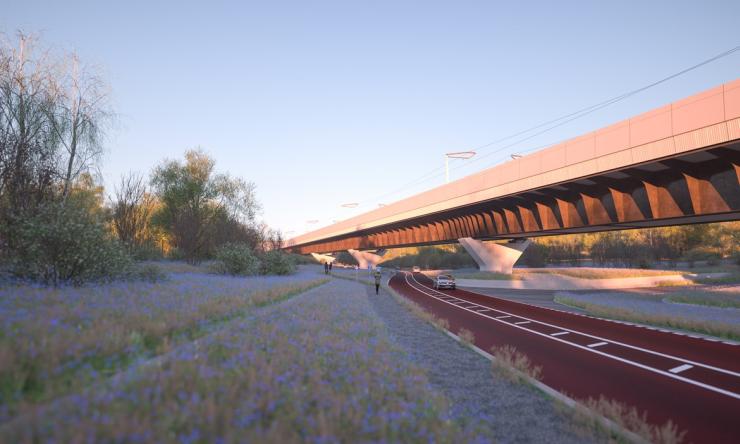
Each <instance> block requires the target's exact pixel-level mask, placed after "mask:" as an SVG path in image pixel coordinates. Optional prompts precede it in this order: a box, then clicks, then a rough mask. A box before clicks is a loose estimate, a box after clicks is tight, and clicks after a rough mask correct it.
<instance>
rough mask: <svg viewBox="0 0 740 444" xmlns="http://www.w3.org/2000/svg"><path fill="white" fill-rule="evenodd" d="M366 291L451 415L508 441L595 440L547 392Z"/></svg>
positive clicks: (385, 296) (389, 300)
mask: <svg viewBox="0 0 740 444" xmlns="http://www.w3.org/2000/svg"><path fill="white" fill-rule="evenodd" d="M365 292H366V294H367V297H368V299H369V301H370V304H371V306H372V308H373V310H374V312H375V314H377V316H378V317H379V318H380V319H381V320H382V321H383V322H384V323H385V325H386V327H387V329H388V332H389V334H390V335H391V337H392V338H393V340H394V342H396V343H397V344H398V345H399V346H400V347H401V348H403V349H404V350H405V351H406V352H407V353H408V356H409V357H410V358H411V359H412V361H413V362H414V363H416V364H417V365H419V366H421V367H423V368H424V369H426V371H427V374H428V375H429V379H430V382H431V384H432V386H433V387H434V388H436V389H437V390H439V391H440V392H442V393H443V394H444V395H445V396H446V397H447V398H448V399H449V400H450V401H451V404H452V412H451V416H452V417H454V418H460V419H464V418H476V419H482V420H484V421H485V422H487V423H488V424H489V425H490V427H491V429H492V431H493V433H494V436H495V437H496V439H497V440H499V441H500V442H505V443H508V442H510V443H519V442H549V443H556V442H557V443H571V442H593V440H594V437H593V436H591V437H584V436H581V435H579V434H577V433H576V432H575V431H574V428H573V427H571V425H570V423H569V420H568V419H567V418H565V417H563V415H562V414H560V413H558V412H557V411H556V409H555V406H554V403H553V402H552V401H550V400H549V399H548V398H546V397H545V395H544V394H542V393H540V392H538V391H537V390H536V389H534V388H531V387H528V386H525V385H521V384H516V383H512V382H509V381H508V380H506V379H505V378H503V377H499V376H496V375H495V374H493V373H492V371H491V362H490V361H489V360H488V359H486V358H484V357H482V356H480V355H479V354H477V353H475V352H474V351H472V350H471V349H469V348H467V347H465V346H463V345H461V344H459V343H458V342H456V341H454V340H453V339H451V338H450V337H449V336H447V335H445V334H444V333H442V332H440V331H439V330H437V329H436V328H434V327H433V326H431V325H430V324H428V323H427V322H425V321H422V320H421V319H419V318H417V317H416V316H414V315H413V314H411V313H410V312H409V311H408V310H407V309H405V308H404V307H403V306H401V305H400V304H399V303H398V302H397V301H396V300H395V299H394V298H393V297H391V296H390V295H389V294H388V293H387V292H386V291H381V294H380V296H376V295H375V290H374V289H373V288H370V287H366V288H365Z"/></svg>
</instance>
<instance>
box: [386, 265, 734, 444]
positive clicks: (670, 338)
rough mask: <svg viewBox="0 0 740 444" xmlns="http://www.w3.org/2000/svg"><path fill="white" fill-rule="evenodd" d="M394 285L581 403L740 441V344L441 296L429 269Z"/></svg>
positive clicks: (466, 295) (476, 297)
mask: <svg viewBox="0 0 740 444" xmlns="http://www.w3.org/2000/svg"><path fill="white" fill-rule="evenodd" d="M389 284H390V286H391V287H392V288H393V289H395V290H397V291H399V292H400V293H401V294H403V295H404V296H406V297H408V298H409V299H411V300H413V301H414V302H416V303H417V304H419V305H421V306H423V307H424V308H425V309H427V310H429V311H431V312H432V313H434V314H435V315H437V316H438V317H440V318H443V319H447V320H448V321H449V323H450V330H451V331H453V332H458V331H459V330H460V329H461V328H465V329H467V330H470V331H472V332H473V334H474V335H475V345H476V346H478V347H479V348H481V349H483V350H487V351H490V350H491V348H492V347H495V346H502V345H507V344H508V345H512V346H514V347H516V348H517V350H519V351H521V352H522V353H524V354H526V355H527V356H528V357H529V358H530V360H531V361H532V362H533V364H534V365H537V366H542V375H543V377H542V382H543V383H544V384H546V385H548V386H550V387H552V388H554V389H556V390H558V391H560V392H561V393H564V394H566V395H568V396H570V397H572V398H575V399H587V398H599V396H600V395H603V396H605V397H606V398H608V399H615V400H617V401H620V402H623V403H625V404H627V405H630V406H635V407H637V409H638V410H639V411H640V413H642V412H646V413H647V418H648V421H649V422H650V423H651V424H656V425H662V424H664V423H666V422H667V421H668V420H671V421H673V423H674V424H677V425H678V429H679V430H680V431H686V437H685V442H694V443H703V442H706V443H722V442H727V443H737V442H740V346H738V345H732V344H726V343H723V342H720V341H710V340H707V339H703V338H692V337H689V336H685V335H679V334H675V333H666V332H661V331H657V330H651V329H647V328H644V327H638V326H633V325H626V324H620V323H616V322H610V321H606V320H602V319H596V318H591V317H586V316H582V315H578V314H573V313H566V312H561V311H557V310H551V309H547V308H543V307H537V306H533V305H528V304H523V303H519V302H514V301H509V300H505V299H499V298H495V297H491V296H486V295H480V294H477V293H472V292H469V291H465V290H459V289H458V290H453V291H437V290H434V289H433V288H432V281H431V279H429V278H428V277H426V276H424V275H423V274H420V273H414V274H410V273H404V274H397V275H396V276H394V277H393V278H391V280H390V282H389Z"/></svg>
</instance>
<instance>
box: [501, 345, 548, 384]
mask: <svg viewBox="0 0 740 444" xmlns="http://www.w3.org/2000/svg"><path fill="white" fill-rule="evenodd" d="M491 354H493V357H494V358H495V359H494V360H493V369H494V371H496V372H498V373H500V374H502V375H504V376H505V377H506V378H507V379H509V380H511V381H516V382H525V381H526V379H525V378H524V377H523V376H524V375H526V376H528V377H530V378H532V379H536V380H538V381H539V380H540V379H542V367H540V366H535V365H533V364H532V361H530V360H529V357H527V355H525V354H524V353H522V352H520V351H519V350H517V349H516V348H515V347H512V346H511V345H504V346H502V347H494V348H492V349H491Z"/></svg>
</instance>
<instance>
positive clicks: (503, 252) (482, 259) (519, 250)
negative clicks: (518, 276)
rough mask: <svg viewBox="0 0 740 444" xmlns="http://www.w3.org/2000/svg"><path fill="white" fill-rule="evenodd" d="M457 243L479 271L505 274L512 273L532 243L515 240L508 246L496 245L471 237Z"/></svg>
mask: <svg viewBox="0 0 740 444" xmlns="http://www.w3.org/2000/svg"><path fill="white" fill-rule="evenodd" d="M458 242H460V245H462V246H463V248H465V251H467V252H468V254H469V255H470V256H472V257H473V260H475V262H476V263H477V264H478V267H479V268H480V270H481V271H495V272H498V273H505V274H511V273H512V271H513V269H514V264H515V263H516V261H517V260H519V258H520V257H521V255H522V254H523V253H524V250H526V249H527V247H529V245H530V244H531V243H532V241H530V240H529V239H517V240H513V241H511V242H509V243H508V244H497V243H495V242H483V241H479V240H476V239H473V238H472V237H463V238H461V239H458Z"/></svg>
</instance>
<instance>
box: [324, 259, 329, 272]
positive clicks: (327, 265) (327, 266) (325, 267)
mask: <svg viewBox="0 0 740 444" xmlns="http://www.w3.org/2000/svg"><path fill="white" fill-rule="evenodd" d="M324 274H329V262H324Z"/></svg>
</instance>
